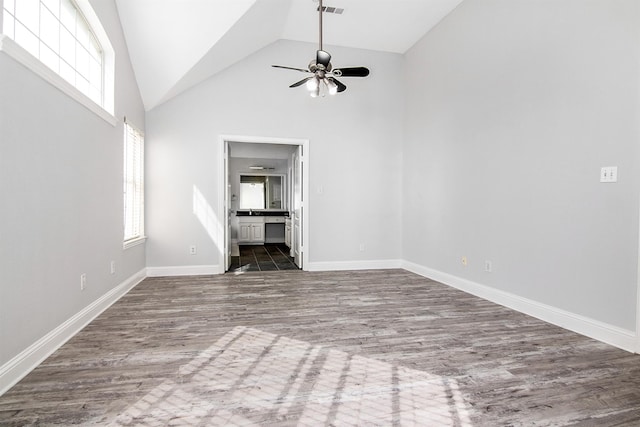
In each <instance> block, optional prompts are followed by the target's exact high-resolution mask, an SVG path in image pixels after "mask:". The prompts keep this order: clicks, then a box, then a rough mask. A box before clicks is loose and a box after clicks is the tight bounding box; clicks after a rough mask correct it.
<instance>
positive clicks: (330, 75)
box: [272, 0, 369, 98]
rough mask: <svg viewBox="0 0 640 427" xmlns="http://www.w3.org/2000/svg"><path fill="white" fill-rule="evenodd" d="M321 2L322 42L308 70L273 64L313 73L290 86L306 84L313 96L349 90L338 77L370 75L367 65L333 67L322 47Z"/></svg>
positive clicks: (319, 9) (329, 57) (320, 17)
mask: <svg viewBox="0 0 640 427" xmlns="http://www.w3.org/2000/svg"><path fill="white" fill-rule="evenodd" d="M319 3H320V5H319V6H318V16H319V24H320V25H319V27H320V43H319V48H318V50H317V51H316V58H315V60H312V61H311V62H310V63H309V67H308V69H306V70H305V69H303V68H294V67H286V66H283V65H272V67H275V68H284V69H287V70H294V71H300V72H303V73H311V74H313V75H312V76H310V77H306V78H304V79H302V80H300V81H298V82H295V83H294V84H292V85H291V86H289V87H291V88H294V87H298V86H302V85H303V84H304V85H305V86H306V88H307V90H308V91H309V94H310V95H311V96H312V97H313V98H316V97H324V96H325V95H326V94H327V93H328V94H329V95H335V94H336V93H338V92H344V91H345V90H347V86H345V85H344V83H342V82H340V81H339V80H338V79H336V77H367V76H368V75H369V69H368V68H366V67H347V68H335V69H333V67H332V65H331V54H330V53H329V52H326V51H325V50H324V49H323V47H322V13H323V11H324V10H325V8H324V7H323V6H322V0H319Z"/></svg>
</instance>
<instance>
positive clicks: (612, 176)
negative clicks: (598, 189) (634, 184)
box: [600, 166, 618, 182]
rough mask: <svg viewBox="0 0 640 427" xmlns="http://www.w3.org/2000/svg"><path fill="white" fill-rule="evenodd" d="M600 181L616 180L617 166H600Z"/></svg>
mask: <svg viewBox="0 0 640 427" xmlns="http://www.w3.org/2000/svg"><path fill="white" fill-rule="evenodd" d="M600 182H618V167H617V166H605V167H602V168H600Z"/></svg>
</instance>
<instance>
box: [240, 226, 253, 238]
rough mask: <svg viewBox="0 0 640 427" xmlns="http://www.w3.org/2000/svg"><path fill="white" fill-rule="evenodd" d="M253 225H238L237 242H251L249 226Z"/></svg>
mask: <svg viewBox="0 0 640 427" xmlns="http://www.w3.org/2000/svg"><path fill="white" fill-rule="evenodd" d="M252 225H253V224H243V223H240V234H239V235H238V241H239V242H248V241H250V240H251V226H252Z"/></svg>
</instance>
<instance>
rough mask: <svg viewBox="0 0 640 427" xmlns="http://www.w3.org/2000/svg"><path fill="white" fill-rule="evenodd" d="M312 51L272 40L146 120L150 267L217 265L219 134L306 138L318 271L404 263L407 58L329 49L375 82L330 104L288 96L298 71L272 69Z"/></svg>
mask: <svg viewBox="0 0 640 427" xmlns="http://www.w3.org/2000/svg"><path fill="white" fill-rule="evenodd" d="M315 49H316V47H315V46H314V45H312V44H307V43H297V42H289V41H279V42H276V43H274V44H272V45H270V46H268V47H267V48H265V49H263V50H261V51H259V52H257V53H256V54H254V55H252V56H250V57H248V58H246V59H244V60H243V61H241V62H239V63H237V64H236V65H234V66H232V67H230V68H229V69H227V70H225V71H224V72H222V73H220V74H218V75H216V76H215V77H213V78H211V79H209V80H207V81H206V82H204V83H202V84H200V85H198V86H196V87H194V88H192V89H191V90H189V91H187V92H185V93H184V94H182V95H180V96H178V97H176V98H174V99H172V100H171V101H169V102H167V103H165V104H163V105H161V106H159V107H156V108H155V109H153V110H151V111H150V112H148V114H147V128H148V132H147V139H146V141H147V165H148V167H147V180H146V195H147V200H146V204H147V205H146V206H147V209H148V211H149V212H153V215H151V216H150V217H149V218H148V221H147V230H148V233H149V240H148V245H147V265H148V266H149V267H152V268H153V267H167V266H175V267H184V266H212V265H216V264H217V262H218V250H219V248H220V247H221V245H222V242H216V241H214V240H215V236H216V233H212V232H211V228H212V227H214V228H215V227H216V226H218V225H219V221H218V219H217V218H215V217H214V216H215V209H216V206H217V203H218V197H221V195H220V194H219V190H220V187H221V185H220V183H219V182H218V178H217V177H218V175H217V174H218V172H217V170H216V168H217V165H218V161H219V159H218V158H217V156H218V149H217V144H218V143H219V140H218V137H219V135H221V134H222V135H247V136H262V137H282V138H308V139H309V140H310V143H309V154H310V163H309V174H310V186H311V194H310V195H309V212H310V220H309V222H310V224H309V227H310V238H309V240H310V242H309V250H310V252H309V254H310V262H311V263H314V262H334V261H344V260H349V261H359V260H361V261H369V260H388V259H399V257H400V244H401V243H400V241H401V236H400V219H401V216H400V203H401V199H400V191H401V189H400V180H401V172H400V168H401V158H402V157H401V152H400V150H401V148H402V114H403V112H402V107H403V94H402V91H401V87H402V86H401V74H402V57H401V56H400V55H395V54H386V53H379V52H372V51H364V50H351V49H342V48H333V47H327V49H328V50H329V51H330V52H331V53H332V55H333V58H334V63H335V64H336V66H337V65H340V66H356V65H365V66H368V67H370V68H371V75H370V77H368V78H365V79H357V78H344V79H342V80H343V82H344V83H345V84H346V85H347V86H348V89H347V91H346V92H344V93H342V94H339V95H337V96H336V97H335V98H331V97H327V98H324V99H312V98H311V97H309V96H308V94H307V93H306V92H305V89H304V88H303V87H302V88H297V89H290V88H288V86H289V85H290V84H291V83H293V82H295V81H297V80H300V79H301V78H303V77H304V75H303V74H302V73H299V72H295V71H285V70H279V69H274V68H271V64H282V65H290V66H295V67H304V66H306V64H308V62H309V61H310V60H311V58H312V57H313V56H314V55H315ZM320 187H322V193H321V194H320V193H319V192H318V189H319V188H320ZM194 197H195V199H196V200H199V201H200V202H199V203H198V204H197V205H198V206H201V207H199V208H198V209H197V211H198V212H200V213H198V212H194ZM202 206H204V207H202ZM203 217H204V218H203ZM212 224H213V225H212ZM360 243H364V244H365V251H364V252H360V251H359V244H360ZM190 245H196V246H197V247H198V253H197V254H196V255H189V246H190Z"/></svg>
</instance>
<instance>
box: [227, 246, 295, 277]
mask: <svg viewBox="0 0 640 427" xmlns="http://www.w3.org/2000/svg"><path fill="white" fill-rule="evenodd" d="M278 270H299V268H298V266H297V265H295V264H294V262H293V258H292V257H291V256H289V248H288V247H287V246H286V245H285V244H284V243H270V244H265V245H264V246H262V245H240V256H232V257H231V267H229V272H231V273H234V272H238V271H242V272H244V271H278Z"/></svg>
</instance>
